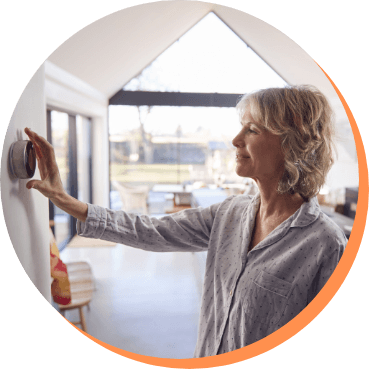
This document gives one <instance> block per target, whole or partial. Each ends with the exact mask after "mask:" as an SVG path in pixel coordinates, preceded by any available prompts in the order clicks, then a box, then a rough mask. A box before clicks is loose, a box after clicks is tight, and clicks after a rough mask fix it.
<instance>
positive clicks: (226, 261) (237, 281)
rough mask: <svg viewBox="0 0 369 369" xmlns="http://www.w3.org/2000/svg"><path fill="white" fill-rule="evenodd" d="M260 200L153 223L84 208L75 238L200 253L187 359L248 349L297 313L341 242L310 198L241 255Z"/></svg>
mask: <svg viewBox="0 0 369 369" xmlns="http://www.w3.org/2000/svg"><path fill="white" fill-rule="evenodd" d="M259 204H260V196H259V194H256V195H255V196H254V197H250V196H243V195H241V196H231V197H229V198H227V199H226V200H225V201H223V202H222V203H219V204H215V205H212V206H210V207H208V208H204V209H203V208H201V207H200V208H196V209H188V210H184V211H181V212H178V213H175V214H172V215H168V216H164V217H162V218H160V219H157V218H154V217H149V216H145V215H142V216H137V215H133V214H128V213H125V212H124V211H113V210H109V209H105V208H102V207H99V206H96V205H91V204H88V216H87V219H86V222H85V223H82V222H80V221H78V222H77V233H78V234H79V235H80V236H84V237H90V238H101V239H104V240H109V241H114V242H117V243H122V244H125V245H129V246H133V247H137V248H140V249H143V250H147V251H157V252H172V251H191V252H194V251H208V255H207V260H206V271H205V279H204V286H203V295H202V304H201V312H200V322H199V331H198V339H197V345H196V349H195V354H194V357H204V356H212V355H217V354H221V353H225V352H229V351H232V350H236V349H238V348H241V347H244V346H246V345H249V344H251V343H254V342H256V341H258V340H260V339H262V338H264V337H266V336H267V335H269V334H271V333H272V332H274V331H276V330H277V329H278V328H280V327H282V326H283V325H284V324H286V323H287V322H289V321H290V320H291V319H293V318H294V317H295V316H296V315H297V314H299V313H300V312H301V311H302V310H303V309H304V308H305V307H306V306H307V304H309V302H310V301H311V300H312V299H313V298H314V297H315V296H316V295H317V293H318V292H319V291H320V290H321V288H322V287H323V286H324V284H325V283H326V282H327V280H328V278H329V277H330V276H331V274H332V272H333V271H334V269H335V267H336V266H337V264H338V262H339V260H340V258H341V256H342V253H343V251H344V248H345V245H346V243H347V239H346V236H345V234H344V233H343V231H342V230H341V229H340V228H339V227H338V226H337V225H336V224H335V223H334V222H333V221H332V220H330V219H329V217H328V216H326V215H325V214H324V213H323V212H322V211H321V209H320V207H319V204H318V201H317V199H316V198H312V199H310V201H309V202H306V203H304V204H303V205H302V206H301V207H300V209H299V210H297V211H296V212H295V213H294V214H293V215H292V216H290V217H289V218H288V219H287V220H285V221H284V222H283V223H282V224H280V225H279V226H278V227H277V228H276V229H274V230H273V231H272V232H271V233H270V234H269V235H268V236H267V237H266V238H265V239H264V240H262V241H261V242H260V243H259V244H258V245H256V246H255V247H254V248H253V249H252V250H251V251H250V252H249V253H248V245H249V243H250V239H251V235H252V230H253V226H254V220H255V215H256V212H257V209H258V207H259Z"/></svg>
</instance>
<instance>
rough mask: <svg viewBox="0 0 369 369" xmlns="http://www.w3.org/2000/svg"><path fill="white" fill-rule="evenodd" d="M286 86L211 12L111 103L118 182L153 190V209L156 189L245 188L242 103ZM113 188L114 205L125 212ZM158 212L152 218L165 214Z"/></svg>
mask: <svg viewBox="0 0 369 369" xmlns="http://www.w3.org/2000/svg"><path fill="white" fill-rule="evenodd" d="M285 85H287V84H286V82H285V81H284V80H283V79H282V78H281V77H280V76H279V75H278V74H277V73H275V72H274V71H273V70H272V69H271V68H270V67H269V66H268V65H267V64H266V63H265V62H264V61H263V60H262V59H261V58H260V57H259V56H258V55H256V54H255V53H254V52H253V50H252V49H251V48H249V47H248V46H247V45H246V44H245V42H244V41H243V40H241V39H240V38H239V37H238V36H237V35H235V33H234V32H233V31H232V30H231V29H230V28H229V27H228V26H227V25H225V24H224V23H223V22H222V21H221V20H220V19H219V18H218V17H217V16H216V15H215V14H214V13H210V14H208V15H207V16H206V17H205V18H203V19H202V20H201V21H200V22H199V23H198V24H196V25H195V26H194V27H193V28H192V29H191V30H189V31H188V32H187V33H186V34H185V35H183V36H182V37H181V38H180V39H179V40H178V41H176V42H175V43H174V44H172V45H171V46H170V47H169V48H168V49H167V50H165V51H164V52H163V53H162V54H161V55H160V56H158V57H157V58H156V60H154V61H153V62H152V63H151V64H150V65H148V66H147V67H146V68H145V69H144V70H143V71H142V72H141V73H140V74H139V75H138V76H136V77H135V78H133V79H132V80H131V81H129V82H128V83H127V84H126V85H125V86H124V87H123V88H122V90H120V91H118V92H117V94H116V95H114V96H113V97H112V98H111V99H110V105H109V141H110V181H111V183H113V184H114V183H116V182H118V183H121V184H124V183H125V184H127V185H136V186H143V185H145V186H147V187H148V188H149V189H150V190H151V192H150V194H149V196H148V202H149V206H150V203H153V201H151V200H153V199H154V197H155V198H156V199H157V198H158V195H157V194H155V196H154V194H153V189H154V187H155V186H156V185H157V184H176V185H186V184H196V186H202V185H204V186H220V185H223V184H224V183H229V184H235V185H236V184H240V183H241V182H242V181H243V180H244V179H243V178H241V177H238V176H237V175H236V174H235V171H234V167H235V155H234V152H235V150H234V147H233V146H232V139H233V137H234V136H235V135H236V133H238V130H239V127H240V126H239V121H238V116H237V112H236V110H235V109H234V106H235V105H236V102H237V99H238V98H239V97H240V96H241V95H242V94H244V93H247V92H251V91H253V90H257V89H261V88H267V87H282V86H285ZM199 105H200V106H199ZM113 187H114V186H113ZM115 187H116V186H115ZM112 190H113V191H111V207H112V208H113V209H114V208H120V207H121V206H122V202H121V201H120V199H119V194H118V192H117V191H114V188H112ZM163 198H164V197H163ZM162 200H163V199H162ZM153 209H154V206H150V209H149V212H150V213H151V214H157V213H161V212H162V210H159V211H158V210H157V209H159V208H158V207H155V209H156V210H155V211H154V210H153Z"/></svg>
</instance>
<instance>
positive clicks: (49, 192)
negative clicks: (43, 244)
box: [24, 128, 88, 222]
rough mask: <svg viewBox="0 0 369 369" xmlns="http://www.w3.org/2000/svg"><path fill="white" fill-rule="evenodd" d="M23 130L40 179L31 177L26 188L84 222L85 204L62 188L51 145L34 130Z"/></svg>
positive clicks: (86, 208) (85, 216)
mask: <svg viewBox="0 0 369 369" xmlns="http://www.w3.org/2000/svg"><path fill="white" fill-rule="evenodd" d="M24 132H25V133H26V134H27V135H28V137H29V139H30V140H31V142H32V144H33V146H34V148H35V151H36V158H37V161H38V167H39V170H40V176H41V180H37V179H33V180H31V181H29V182H27V185H26V187H27V188H28V189H31V188H34V189H36V190H38V191H39V192H41V193H42V194H43V195H44V196H46V197H47V198H49V199H50V201H51V202H52V203H53V204H54V205H56V206H57V207H58V208H60V209H61V210H64V211H65V212H66V213H68V214H70V215H72V216H73V217H75V218H77V219H78V220H80V221H82V222H84V221H85V220H86V218H87V210H88V206H87V204H85V203H83V202H81V201H79V200H77V199H75V198H74V197H72V196H70V195H69V194H68V193H67V192H66V191H65V190H64V188H63V184H62V181H61V178H60V174H59V168H58V165H57V163H56V159H55V152H54V148H53V147H52V145H51V144H50V143H49V142H48V141H47V140H46V139H45V138H43V137H41V136H39V135H38V134H37V133H36V132H33V131H31V130H30V129H29V128H26V129H25V130H24Z"/></svg>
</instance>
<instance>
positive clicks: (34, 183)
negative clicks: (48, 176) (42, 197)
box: [26, 179, 41, 190]
mask: <svg viewBox="0 0 369 369" xmlns="http://www.w3.org/2000/svg"><path fill="white" fill-rule="evenodd" d="M37 182H41V181H39V180H38V179H33V180H32V181H28V182H27V183H26V187H27V188H28V189H29V190H30V189H31V188H35V189H36V190H37V187H38V183H37Z"/></svg>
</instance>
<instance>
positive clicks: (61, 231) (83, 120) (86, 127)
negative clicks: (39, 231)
mask: <svg viewBox="0 0 369 369" xmlns="http://www.w3.org/2000/svg"><path fill="white" fill-rule="evenodd" d="M47 128H48V129H47V139H48V141H49V142H50V143H51V144H52V145H53V147H54V150H55V157H56V162H57V164H58V167H59V171H60V177H61V180H62V183H63V186H64V189H65V190H66V191H67V193H69V194H70V195H71V196H73V197H75V198H77V199H79V200H81V201H84V202H90V203H91V202H92V191H91V119H89V118H87V117H84V116H81V115H77V114H72V113H67V112H63V111H59V110H55V109H51V108H50V109H48V110H47ZM49 206H50V207H49V219H50V225H51V227H52V230H53V232H54V235H55V238H56V242H57V244H58V247H59V249H60V250H61V249H63V248H64V247H65V246H66V245H67V243H68V242H69V241H70V240H71V238H72V237H73V236H74V235H75V234H76V222H77V221H76V219H75V218H73V217H71V216H70V215H68V214H67V213H65V212H64V211H62V210H61V209H59V208H58V207H56V206H54V205H53V204H52V203H51V202H50V204H49Z"/></svg>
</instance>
